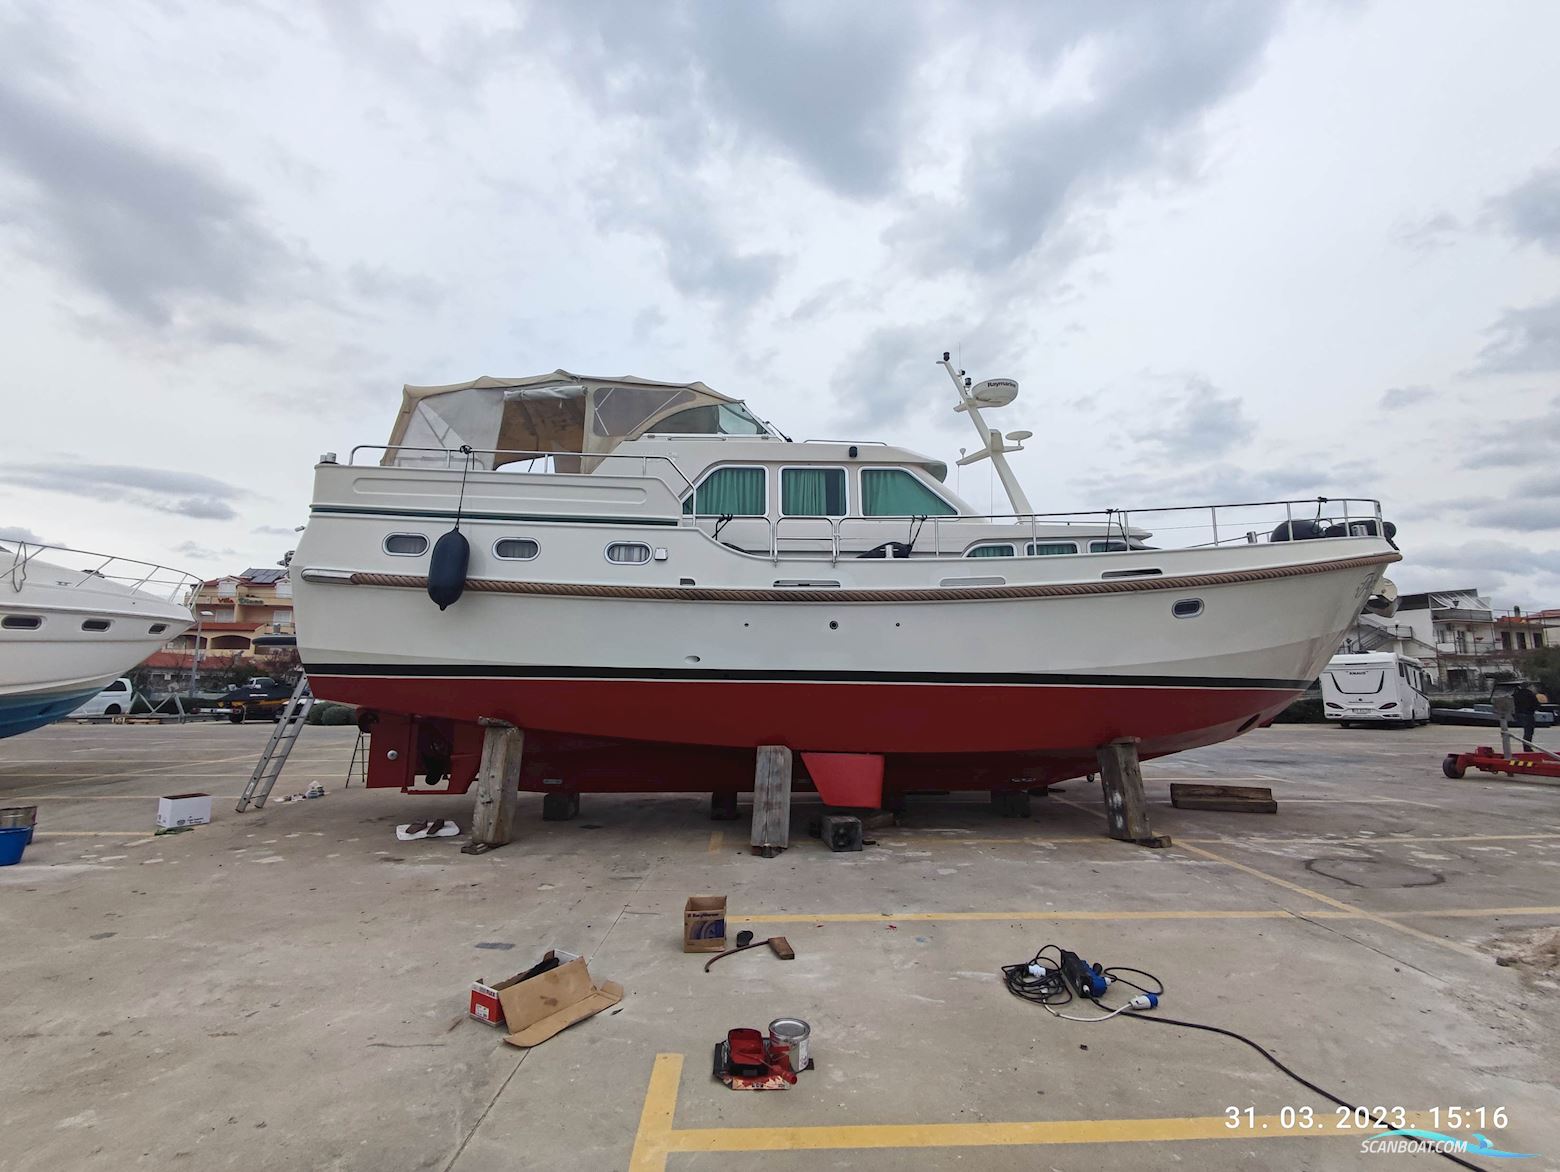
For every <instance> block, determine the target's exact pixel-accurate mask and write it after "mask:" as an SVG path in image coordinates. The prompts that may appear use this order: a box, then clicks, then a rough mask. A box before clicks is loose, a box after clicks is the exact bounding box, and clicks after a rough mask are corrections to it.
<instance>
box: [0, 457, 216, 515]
mask: <svg viewBox="0 0 1560 1172" xmlns="http://www.w3.org/2000/svg"><path fill="white" fill-rule="evenodd" d="M0 484H12V485H16V486H17V487H20V488H34V489H41V490H43V491H45V492H63V493H69V494H70V495H72V496H83V497H89V498H91V499H93V500H108V501H112V500H115V499H123V500H126V501H128V502H130V503H131V504H135V505H139V506H141V507H142V508H147V509H155V510H156V511H157V512H160V513H173V514H175V515H177V516H183V517H193V518H196V519H198V520H212V521H230V520H232V519H233V518H234V517H236V516H238V513H237V511H236V510H235V509H234V508H233V506H232V505H231V504H230V503H229V502H230V501H231V500H233V499H234V498H236V497H238V496H239V495H240V490H239V489H238V488H236V487H234V486H233V485H231V484H228V483H226V482H225V481H222V480H218V479H216V478H215V477H212V476H202V475H200V474H198V473H194V472H175V471H172V470H169V469H164V468H141V467H137V466H135V465H129V464H70V463H61V464H11V465H8V466H6V467H4V468H0Z"/></svg>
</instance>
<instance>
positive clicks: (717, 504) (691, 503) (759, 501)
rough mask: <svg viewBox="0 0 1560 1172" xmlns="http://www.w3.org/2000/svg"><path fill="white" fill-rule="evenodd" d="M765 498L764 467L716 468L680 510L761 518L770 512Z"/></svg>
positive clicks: (708, 515)
mask: <svg viewBox="0 0 1560 1172" xmlns="http://www.w3.org/2000/svg"><path fill="white" fill-rule="evenodd" d="M768 498H769V489H768V484H767V481H766V478H765V475H764V469H762V468H750V467H743V468H739V467H726V468H716V469H715V470H714V471H712V472H711V473H710V474H709V475H708V476H706V477H705V478H704V480H703V481H702V482H701V483H700V485H699V487H698V489H697V490H695V492H694V495H693V496H691V497H689V498H688V500H686V501H684V502H683V512H684V513H697V514H698V515H699V516H701V517H762V516H763V515H764V514H765V513H767V512H769V504H768Z"/></svg>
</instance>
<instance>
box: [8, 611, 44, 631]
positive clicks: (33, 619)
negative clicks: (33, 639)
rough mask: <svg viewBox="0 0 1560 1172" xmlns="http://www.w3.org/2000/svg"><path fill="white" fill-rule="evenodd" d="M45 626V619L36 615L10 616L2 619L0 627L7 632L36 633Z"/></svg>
mask: <svg viewBox="0 0 1560 1172" xmlns="http://www.w3.org/2000/svg"><path fill="white" fill-rule="evenodd" d="M41 626H43V617H42V616H41V615H35V614H8V615H6V616H5V618H3V619H0V627H4V628H5V629H6V630H7V631H36V630H37V629H38V628H39V627H41Z"/></svg>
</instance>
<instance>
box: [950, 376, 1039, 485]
mask: <svg viewBox="0 0 1560 1172" xmlns="http://www.w3.org/2000/svg"><path fill="white" fill-rule="evenodd" d="M939 365H940V366H941V367H942V368H943V369H944V370H946V371H947V372H948V377H949V378H951V379H952V380H953V386H954V389H955V390H956V391H958V393H959V403H958V405H957V406H956V407H954V410H955V411H964V412H968V414H969V417H970V422H971V423H973V424H974V425H975V432H976V434H977V435H979V436H980V443H981V446H980V447H979V448H978V449H976V450H975V451H973V452H971V453H970V454H969V455H968V456H964V457H963V458H962V459H960V460H959V466H960V467H961V468H962V467H963V466H964V465H966V464H974V463H975V462H976V461H978V460H990V461H991V465H992V467H993V468H995V469H996V471H997V479H999V480H1000V481H1002V490H1003V491H1004V492H1006V493H1007V498H1008V501H1009V503H1010V504H1012V506H1013V512H1014V513H1015V514H1019V515H1028V514H1031V513H1033V512H1034V508H1033V506H1031V505H1030V503H1029V498H1028V497H1027V496H1025V495H1024V489H1023V486H1022V485H1020V484H1019V483H1018V477H1016V476H1014V475H1013V469H1012V468H1010V467H1009V466H1008V462H1007V454H1008V453H1009V452H1021V451H1023V450H1024V441H1025V440H1026V439H1029V438H1030V437H1031V436H1033V435H1034V432H1032V431H1010V432H1008V434H1007V436H1006V437H1005V438H1004V436H1003V435H1002V433H1001V432H1000V431H998V430H997V429H996V428H994V427H987V426H986V421H985V419H983V418H982V417H981V409H982V408H997V407H1006V406H1007V405H1008V404H1009V403H1011V402H1012V401H1013V400H1014V399H1016V398H1018V383H1017V382H1015V381H1014V380H1013V379H1010V378H988V379H987V380H986V381H985V382H982V383H976V384H975V385H974V386H971V385H970V379H969V377H968V376H967V375H966V374H965V373H964V372H963V371H962V370H955V369H954V368H953V363H952V362H951V361H949V354H948V351H946V350H944V351H943V356H942V361H941V362H940V363H939ZM1005 440H1011V441H1012V445H1011V446H1009V445H1008V443H1007V442H1005Z"/></svg>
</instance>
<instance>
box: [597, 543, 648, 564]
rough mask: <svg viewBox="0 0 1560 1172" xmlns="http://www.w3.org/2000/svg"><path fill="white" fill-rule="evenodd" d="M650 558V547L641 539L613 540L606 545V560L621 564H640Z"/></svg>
mask: <svg viewBox="0 0 1560 1172" xmlns="http://www.w3.org/2000/svg"><path fill="white" fill-rule="evenodd" d="M649 560H650V547H649V546H648V545H646V544H645V543H644V542H642V541H614V542H613V543H612V544H611V545H609V546H607V561H609V562H617V563H618V564H619V565H622V566H642V565H644V564H645V563H646V562H648V561H649Z"/></svg>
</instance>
